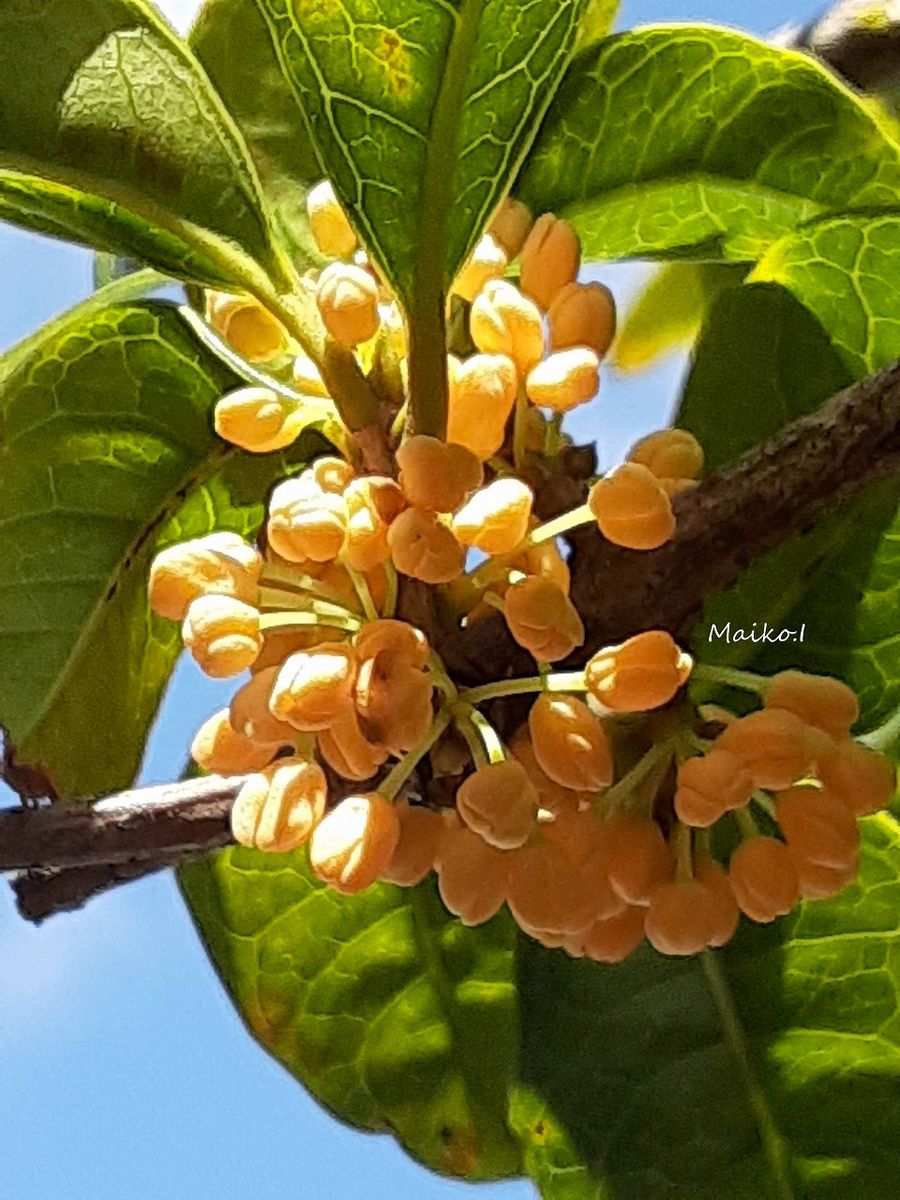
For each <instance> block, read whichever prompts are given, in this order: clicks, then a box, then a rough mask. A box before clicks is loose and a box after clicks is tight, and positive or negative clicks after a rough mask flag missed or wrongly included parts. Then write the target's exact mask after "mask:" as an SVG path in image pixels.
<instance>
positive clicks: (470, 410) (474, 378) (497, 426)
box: [447, 354, 517, 462]
mask: <svg viewBox="0 0 900 1200" xmlns="http://www.w3.org/2000/svg"><path fill="white" fill-rule="evenodd" d="M516 387H517V377H516V365H515V363H514V362H513V361H512V359H511V358H508V357H507V356H506V355H504V354H474V355H472V357H471V358H468V359H466V361H465V362H463V363H460V364H459V366H458V367H457V368H456V370H455V371H454V372H453V374H452V375H451V378H450V398H449V409H448V413H447V440H448V442H455V443H456V444H457V445H459V446H465V447H466V449H467V450H471V452H472V453H473V454H474V455H475V456H476V458H478V459H479V460H480V461H482V462H484V461H486V460H487V459H489V458H491V457H492V455H494V454H496V453H497V452H498V450H499V449H500V447H501V446H502V445H503V442H504V439H505V437H506V423H507V421H508V420H509V417H510V414H511V413H512V410H513V406H514V404H515V402H516Z"/></svg>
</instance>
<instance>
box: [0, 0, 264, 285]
mask: <svg viewBox="0 0 900 1200" xmlns="http://www.w3.org/2000/svg"><path fill="white" fill-rule="evenodd" d="M0 218H3V219H6V220H9V221H13V222H15V223H17V224H21V225H25V226H26V227H28V228H31V229H36V230H38V231H39V232H43V233H49V234H52V235H54V236H57V237H64V238H69V239H71V240H74V241H81V242H86V243H87V244H89V245H91V246H94V247H96V248H98V249H100V250H105V251H109V252H112V253H121V254H125V255H131V256H133V257H137V258H140V259H142V260H144V261H146V262H149V263H152V264H153V265H155V266H158V267H160V268H161V269H162V270H164V271H166V272H168V273H170V274H175V275H178V276H181V277H186V278H189V279H196V280H200V281H202V282H206V283H214V284H215V283H219V284H228V283H238V284H242V285H244V286H249V285H250V284H251V283H254V282H258V277H259V276H260V275H261V268H262V269H263V270H265V271H267V272H268V273H269V275H270V276H271V277H272V279H274V280H275V281H277V282H278V283H282V282H283V281H284V278H285V266H284V261H283V254H282V253H281V251H280V250H279V249H278V247H277V246H276V245H275V243H274V241H273V238H272V232H271V229H270V227H269V223H268V219H267V216H266V212H265V206H264V202H263V199H262V195H261V192H260V188H259V183H258V180H257V177H256V174H255V171H254V169H253V166H252V164H251V162H250V159H249V157H248V155H247V151H246V148H245V146H244V144H243V142H242V140H241V137H240V135H239V133H238V131H237V129H236V128H235V126H234V124H233V122H232V121H231V119H230V117H229V116H228V114H227V112H226V111H225V108H224V107H223V105H222V103H221V101H220V100H219V98H218V96H217V95H216V93H215V91H214V89H213V88H212V86H211V85H210V83H209V80H208V79H207V78H206V76H205V75H204V73H203V71H202V70H201V68H200V67H199V65H198V64H197V62H196V61H195V60H194V58H193V57H192V56H191V55H190V54H189V52H188V51H187V49H186V47H185V46H184V45H183V44H182V43H181V42H180V41H179V39H178V38H176V37H175V36H174V34H172V32H171V30H170V29H169V28H168V26H167V25H166V24H165V23H164V22H163V21H162V19H161V18H160V17H159V16H158V14H157V13H156V12H155V9H154V8H153V6H152V5H150V4H148V3H145V0H18V2H17V3H16V4H14V5H12V6H9V5H6V6H4V9H3V12H2V13H0ZM257 264H259V265H257Z"/></svg>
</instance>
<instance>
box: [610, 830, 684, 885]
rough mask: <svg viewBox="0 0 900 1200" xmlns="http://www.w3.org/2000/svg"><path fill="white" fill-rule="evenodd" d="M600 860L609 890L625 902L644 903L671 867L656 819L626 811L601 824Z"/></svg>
mask: <svg viewBox="0 0 900 1200" xmlns="http://www.w3.org/2000/svg"><path fill="white" fill-rule="evenodd" d="M603 860H604V862H605V863H606V869H607V873H608V875H609V882H610V885H611V887H612V889H613V891H614V892H615V893H616V895H618V896H620V897H621V898H622V899H623V900H624V901H625V903H626V904H648V903H649V902H650V897H651V895H652V894H653V892H654V891H655V889H656V888H657V887H659V886H660V884H663V883H665V882H666V881H667V880H669V879H671V877H672V872H673V870H674V867H675V863H674V860H673V858H672V852H671V851H670V849H669V847H668V846H667V845H666V839H665V838H664V837H663V835H662V831H661V830H660V828H659V826H658V825H657V824H656V822H655V821H652V820H649V819H643V818H640V817H635V816H631V815H630V814H628V813H619V814H618V815H617V816H614V817H611V818H610V820H608V821H607V822H606V824H605V825H604V826H603Z"/></svg>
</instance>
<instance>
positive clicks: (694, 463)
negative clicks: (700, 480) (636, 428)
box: [628, 429, 703, 479]
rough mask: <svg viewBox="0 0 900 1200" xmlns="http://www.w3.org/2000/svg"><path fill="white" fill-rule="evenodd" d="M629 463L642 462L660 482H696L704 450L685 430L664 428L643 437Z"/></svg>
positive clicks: (630, 454)
mask: <svg viewBox="0 0 900 1200" xmlns="http://www.w3.org/2000/svg"><path fill="white" fill-rule="evenodd" d="M628 461H629V462H633V463H640V464H641V465H642V466H644V467H646V468H647V470H648V471H650V472H651V473H652V474H653V475H655V476H656V478H657V479H696V478H697V477H698V476H699V474H700V472H701V471H702V470H703V447H702V446H701V445H700V443H699V442H698V441H697V439H696V438H695V437H694V435H693V434H692V433H688V431H687V430H686V429H661V430H660V431H659V433H651V434H649V435H648V436H647V437H645V438H641V440H640V441H639V442H638V443H637V444H636V445H635V446H633V447H632V448H631V450H630V451H629V453H628Z"/></svg>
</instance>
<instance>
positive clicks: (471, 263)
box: [451, 233, 509, 303]
mask: <svg viewBox="0 0 900 1200" xmlns="http://www.w3.org/2000/svg"><path fill="white" fill-rule="evenodd" d="M508 265H509V264H508V260H507V257H506V252H505V250H504V249H503V247H502V246H501V245H500V244H499V242H497V241H496V239H495V238H494V237H493V236H492V235H491V234H490V233H486V234H485V235H484V236H483V237H482V238H481V240H480V241H479V243H478V245H477V246H476V247H475V249H474V250H473V251H472V253H471V255H470V257H469V259H468V261H467V262H466V263H465V264H464V265H463V268H462V270H461V271H460V273H459V274H458V275H457V277H456V279H455V280H454V283H453V287H452V288H451V291H452V292H454V294H455V295H457V296H462V298H463V300H468V301H469V303H471V302H472V301H473V300H474V299H475V297H476V296H477V295H478V293H479V292H480V291H481V289H482V288H483V287H484V285H485V284H486V283H487V282H488V280H489V279H502V278H503V276H504V275H505V274H506V268H507V266H508Z"/></svg>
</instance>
